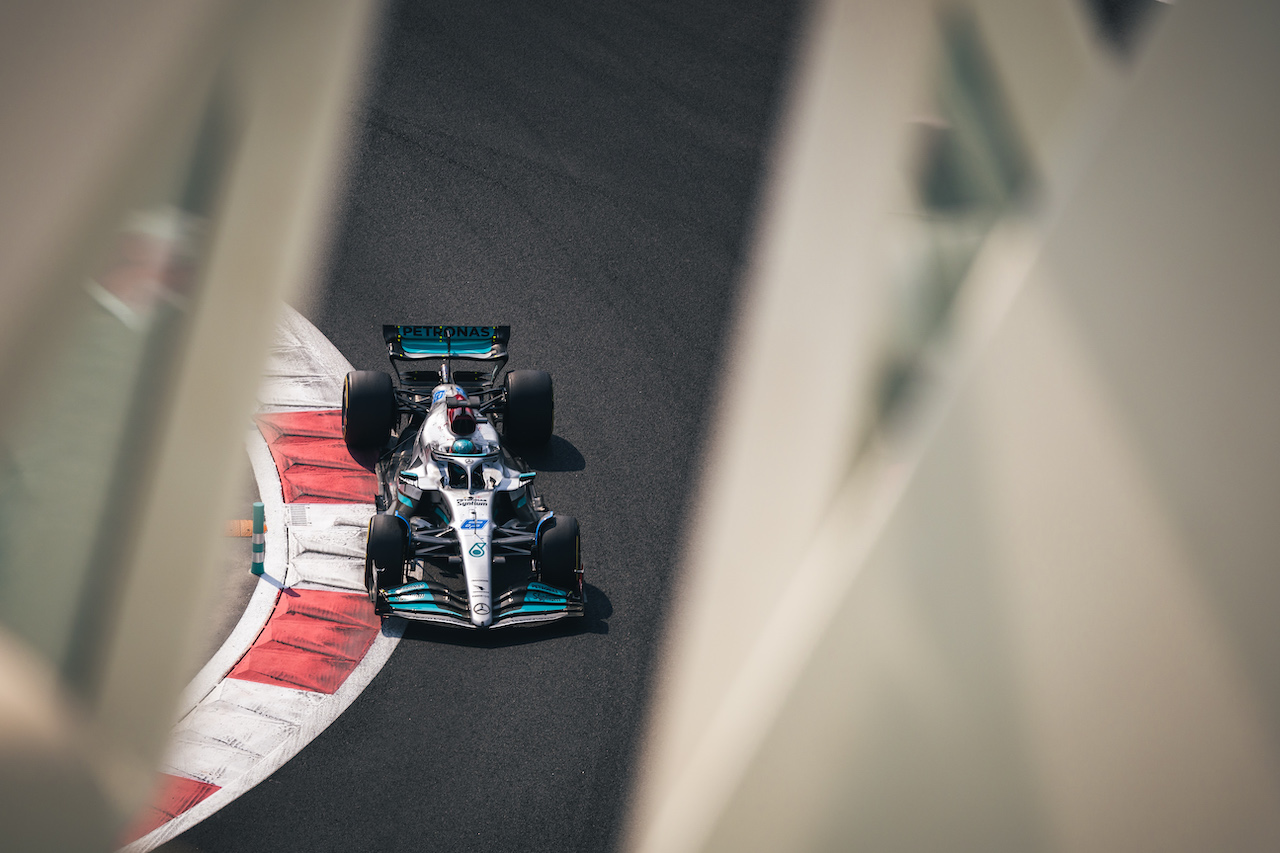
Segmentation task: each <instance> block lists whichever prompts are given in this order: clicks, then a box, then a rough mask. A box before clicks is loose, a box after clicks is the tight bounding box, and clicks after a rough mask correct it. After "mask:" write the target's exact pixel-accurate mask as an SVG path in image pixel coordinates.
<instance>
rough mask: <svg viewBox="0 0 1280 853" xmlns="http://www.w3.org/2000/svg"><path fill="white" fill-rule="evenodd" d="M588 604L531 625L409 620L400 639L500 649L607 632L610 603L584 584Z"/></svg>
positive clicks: (590, 586) (599, 592)
mask: <svg viewBox="0 0 1280 853" xmlns="http://www.w3.org/2000/svg"><path fill="white" fill-rule="evenodd" d="M586 587H587V608H586V613H584V614H583V616H582V618H581V619H564V620H562V621H560V622H552V623H550V624H547V625H539V626H534V627H532V628H502V629H499V630H497V631H467V630H464V629H459V628H446V627H443V626H440V625H431V624H429V623H426V622H413V621H410V622H409V623H408V624H407V625H406V626H405V630H404V637H403V638H402V639H403V640H420V641H422V642H428V643H446V644H448V645H451V646H467V647H471V648H477V649H499V648H505V647H508V646H523V645H525V644H527V643H539V642H543V641H546V640H549V639H552V638H553V637H573V636H577V635H580V634H607V633H609V623H608V622H606V621H605V620H606V619H608V618H609V617H610V616H612V615H613V604H612V603H611V602H610V601H609V597H608V596H606V595H605V594H604V592H602V591H601V590H600V588H599V587H594V586H592V585H591V584H587V585H586Z"/></svg>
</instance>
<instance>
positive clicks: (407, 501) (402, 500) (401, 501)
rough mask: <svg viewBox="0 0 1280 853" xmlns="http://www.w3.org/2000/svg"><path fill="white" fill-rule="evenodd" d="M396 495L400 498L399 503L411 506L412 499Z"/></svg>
mask: <svg viewBox="0 0 1280 853" xmlns="http://www.w3.org/2000/svg"><path fill="white" fill-rule="evenodd" d="M397 497H399V498H400V503H402V504H404V505H405V506H413V501H411V500H409V499H408V498H406V497H405V496H404V495H397Z"/></svg>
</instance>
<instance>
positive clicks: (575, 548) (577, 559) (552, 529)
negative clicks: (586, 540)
mask: <svg viewBox="0 0 1280 853" xmlns="http://www.w3.org/2000/svg"><path fill="white" fill-rule="evenodd" d="M581 552H582V540H581V536H580V535H579V533H578V519H576V518H574V517H573V516H569V515H553V516H552V517H551V518H550V519H548V520H547V521H545V522H543V524H542V529H541V530H540V531H539V535H538V573H539V576H540V577H541V579H542V582H543V583H545V584H547V585H548V586H553V587H555V588H556V589H563V590H565V591H566V592H574V593H579V592H581V591H582V588H581V587H582V575H581V574H580V572H579V571H578V569H579V567H580V566H581V561H582V557H581Z"/></svg>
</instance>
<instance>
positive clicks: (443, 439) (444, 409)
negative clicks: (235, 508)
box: [342, 326, 584, 628]
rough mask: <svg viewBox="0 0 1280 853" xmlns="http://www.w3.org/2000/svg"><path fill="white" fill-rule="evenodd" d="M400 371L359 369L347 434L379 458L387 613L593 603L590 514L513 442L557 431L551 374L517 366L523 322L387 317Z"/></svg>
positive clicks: (572, 612) (359, 452)
mask: <svg viewBox="0 0 1280 853" xmlns="http://www.w3.org/2000/svg"><path fill="white" fill-rule="evenodd" d="M382 334H383V338H384V339H385V340H386V343H387V352H388V355H389V356H390V357H391V364H392V366H393V367H394V368H395V371H396V381H393V380H392V377H391V375H390V374H387V373H383V372H380V371H355V372H352V373H348V374H347V378H346V382H345V383H344V384H343V388H342V437H343V439H344V440H345V441H346V443H347V447H348V449H349V450H350V451H351V455H352V457H353V458H355V459H357V460H358V461H360V462H362V463H363V464H365V465H366V466H368V465H372V467H373V469H374V473H375V474H376V476H377V480H378V495H377V509H378V512H377V514H376V515H374V516H373V518H371V519H370V520H369V537H368V541H367V545H366V549H365V586H366V588H367V589H368V591H369V597H370V599H371V600H372V601H373V605H374V610H375V612H377V613H379V614H382V615H384V616H385V615H392V614H394V615H396V616H403V617H404V618H406V619H416V620H421V621H425V622H434V623H437V624H442V625H452V626H456V627H461V628H503V627H507V626H512V625H528V624H533V623H541V622H552V621H555V620H557V619H563V618H566V617H570V616H581V615H582V612H583V604H584V599H583V585H582V561H581V556H580V553H579V551H580V544H579V535H578V522H577V520H575V519H573V518H570V517H568V516H563V515H556V514H555V513H553V512H551V511H550V510H548V509H547V508H546V506H545V504H544V503H543V501H542V497H541V496H540V495H539V494H538V493H537V491H535V489H534V487H533V479H534V477H535V476H536V474H535V472H533V471H532V470H530V469H529V467H528V466H527V465H526V464H525V463H524V461H523V460H522V459H520V458H519V457H518V456H516V455H515V454H514V453H513V452H512V451H513V450H521V449H526V448H536V447H538V446H540V445H544V444H546V443H547V442H548V441H549V440H550V438H551V430H552V426H553V422H554V406H555V403H554V399H553V396H552V387H551V376H550V374H548V373H545V372H543V371H540V370H512V371H508V372H506V373H505V374H504V375H503V376H502V380H501V382H499V381H498V375H499V374H500V373H501V372H502V369H503V368H504V367H505V366H506V362H507V342H508V340H509V339H510V336H511V328H510V327H509V326H383V327H382Z"/></svg>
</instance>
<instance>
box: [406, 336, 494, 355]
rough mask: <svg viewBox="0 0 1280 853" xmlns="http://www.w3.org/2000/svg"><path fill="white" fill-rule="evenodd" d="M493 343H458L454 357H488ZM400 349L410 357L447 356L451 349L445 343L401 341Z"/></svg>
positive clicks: (455, 346) (455, 342)
mask: <svg viewBox="0 0 1280 853" xmlns="http://www.w3.org/2000/svg"><path fill="white" fill-rule="evenodd" d="M492 346H493V342H492V341H488V340H480V341H458V340H455V341H454V344H453V354H454V355H488V354H489V350H490V349H491V348H492ZM400 348H401V349H403V350H404V351H405V353H407V354H409V355H447V354H448V353H449V348H448V347H447V346H445V343H444V341H413V340H406V339H405V338H401V339H400Z"/></svg>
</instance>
